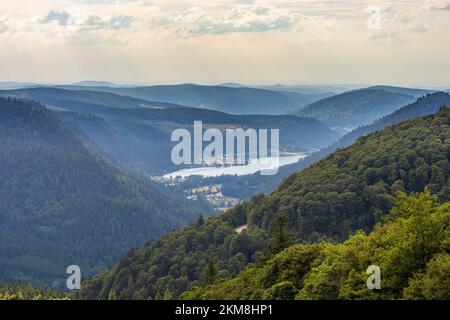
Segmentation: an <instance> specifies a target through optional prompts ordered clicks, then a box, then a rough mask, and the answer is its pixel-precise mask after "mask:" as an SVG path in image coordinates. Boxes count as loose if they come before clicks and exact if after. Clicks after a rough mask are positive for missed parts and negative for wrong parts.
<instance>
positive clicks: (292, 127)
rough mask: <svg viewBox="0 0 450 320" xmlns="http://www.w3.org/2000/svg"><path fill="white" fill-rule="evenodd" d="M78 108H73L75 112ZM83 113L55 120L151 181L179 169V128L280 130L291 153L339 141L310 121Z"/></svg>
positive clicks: (192, 112) (206, 113)
mask: <svg viewBox="0 0 450 320" xmlns="http://www.w3.org/2000/svg"><path fill="white" fill-rule="evenodd" d="M80 107H81V105H80V104H77V106H76V109H77V110H79V109H80ZM83 109H84V110H83V113H79V112H78V113H76V112H57V116H58V117H59V118H61V119H62V120H63V121H65V122H67V123H68V124H70V125H71V127H73V128H74V129H75V130H77V131H78V132H80V133H81V134H82V135H83V136H85V137H86V138H87V139H88V140H89V141H92V142H93V145H94V146H96V147H97V148H99V149H100V150H102V151H104V152H106V153H107V154H108V155H109V156H110V157H112V158H113V159H115V160H117V161H118V162H119V163H121V164H123V165H124V166H125V167H127V168H130V169H133V171H136V170H138V171H140V172H143V173H146V174H151V175H155V174H158V175H160V174H162V173H164V172H167V171H172V170H177V169H180V167H179V166H175V165H174V164H173V163H172V161H171V159H170V156H171V149H172V147H173V146H174V145H175V144H176V142H172V141H171V139H170V136H171V134H172V131H173V130H175V129H177V128H186V129H188V130H190V131H192V130H193V123H194V121H202V122H203V125H204V128H218V129H220V130H224V128H228V127H236V126H239V127H242V128H254V129H265V128H269V129H275V128H276V129H280V147H281V148H282V149H284V150H291V151H311V150H314V149H320V148H323V147H325V146H328V145H330V144H331V143H333V142H335V141H337V140H338V139H339V137H340V135H339V134H337V133H336V132H334V131H332V130H330V129H329V128H328V127H327V126H325V125H324V124H322V123H321V122H319V121H317V120H315V119H313V118H300V117H296V116H290V115H286V116H259V115H248V116H244V115H242V116H236V115H229V114H225V113H221V112H217V111H212V110H204V109H185V108H171V109H127V110H124V109H112V108H105V107H101V106H93V105H84V106H83ZM92 114H94V115H95V116H93V115H92Z"/></svg>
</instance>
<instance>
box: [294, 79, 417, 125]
mask: <svg viewBox="0 0 450 320" xmlns="http://www.w3.org/2000/svg"><path fill="white" fill-rule="evenodd" d="M418 92H421V93H422V94H424V93H425V91H418ZM418 92H403V91H392V90H389V88H386V87H371V88H364V89H359V90H353V91H348V92H344V93H341V94H338V95H335V96H332V97H328V98H325V99H322V100H319V101H317V102H314V103H312V104H310V105H308V106H306V107H304V108H301V109H299V110H298V111H296V112H295V114H296V115H298V116H301V117H313V118H316V119H318V120H320V121H323V122H324V123H326V124H327V125H329V126H331V127H332V128H334V127H337V128H339V129H341V130H343V131H346V130H348V129H353V128H356V127H358V126H361V125H368V124H370V123H372V122H373V121H375V120H376V119H378V118H381V117H382V116H385V115H387V114H389V113H391V112H393V111H395V110H397V109H399V108H401V107H402V106H405V105H407V104H409V103H412V102H413V101H414V100H416V95H415V94H418Z"/></svg>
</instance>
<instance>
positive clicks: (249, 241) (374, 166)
mask: <svg viewBox="0 0 450 320" xmlns="http://www.w3.org/2000/svg"><path fill="white" fill-rule="evenodd" d="M449 126H450V109H448V108H442V109H441V110H440V111H439V112H438V113H436V114H433V115H428V116H425V117H419V118H415V119H412V120H409V121H406V122H402V123H400V124H397V125H394V126H391V127H388V128H385V129H383V130H382V131H378V132H375V133H372V134H369V135H368V136H365V137H362V138H360V139H358V141H357V142H356V143H354V144H353V145H351V146H350V147H348V148H345V149H340V150H338V151H336V152H334V153H333V154H331V155H329V156H328V157H327V158H325V159H323V160H321V161H319V162H317V163H315V164H313V165H312V166H310V167H308V168H307V169H305V170H303V171H302V172H299V173H296V174H293V175H291V176H290V177H288V178H287V179H286V180H284V182H283V183H281V184H280V186H279V187H278V188H277V189H276V190H275V191H274V192H273V193H271V194H270V195H268V196H262V195H258V196H255V197H253V198H252V199H251V200H249V201H248V202H245V203H243V204H240V205H238V206H236V208H234V209H232V210H229V211H227V212H225V213H224V214H221V215H219V216H215V217H212V218H209V219H206V220H204V219H199V220H198V221H197V222H196V223H191V224H190V225H189V226H187V227H185V228H181V229H178V230H175V231H174V232H172V233H170V234H168V235H165V236H163V237H162V238H161V239H159V240H155V241H151V242H149V243H148V244H147V245H146V246H145V247H143V248H141V249H137V250H132V251H129V252H128V254H126V255H125V256H124V257H123V258H122V259H121V261H120V263H118V264H117V265H116V266H115V267H114V268H112V269H110V270H108V271H106V272H104V273H103V274H100V275H98V276H96V277H94V278H92V279H90V280H88V281H86V282H85V283H84V284H83V286H82V290H81V297H83V298H87V299H111V298H115V299H130V298H144V299H145V298H159V297H162V296H164V295H166V296H171V297H172V298H174V297H178V296H179V295H180V294H181V293H182V292H184V291H186V290H190V289H192V288H195V287H198V286H199V287H201V286H207V285H208V284H212V283H215V281H216V280H218V279H229V278H232V277H233V276H234V275H236V274H238V273H239V272H240V271H241V270H243V269H244V268H245V267H246V266H248V265H249V264H252V263H255V267H256V268H258V266H261V265H262V263H263V262H266V263H267V262H269V261H270V260H271V259H270V258H271V257H273V255H274V254H276V253H278V252H280V251H282V250H283V249H284V248H287V247H290V246H292V245H293V244H294V243H296V242H306V243H310V242H313V243H315V242H318V243H319V244H317V245H315V246H313V247H310V248H309V249H308V248H304V249H305V250H307V252H303V253H305V255H301V256H300V257H299V259H297V260H291V259H290V260H286V262H287V264H286V265H283V264H279V265H278V264H277V265H273V264H271V265H269V266H267V267H268V268H271V269H266V271H267V275H266V277H265V278H264V279H263V280H264V283H266V284H267V283H272V284H273V281H274V279H272V278H271V277H272V276H276V275H280V274H284V275H285V276H287V277H289V279H297V281H299V282H301V280H302V279H303V278H301V277H300V278H298V276H299V275H300V273H299V272H300V270H304V271H302V272H305V273H306V271H307V270H309V268H311V266H309V264H310V263H311V264H313V263H316V262H318V264H314V265H313V266H318V265H319V262H320V263H322V261H323V260H321V257H320V256H317V255H318V254H319V253H320V252H321V250H318V249H320V246H324V245H326V246H331V244H330V245H327V244H324V243H321V244H320V242H323V241H329V242H331V240H335V241H339V240H343V239H347V237H348V236H349V235H351V234H353V233H354V232H356V231H357V230H364V231H367V232H370V231H371V230H372V228H373V227H374V225H375V223H376V222H380V221H384V220H385V217H386V215H387V214H388V213H389V212H390V210H391V209H392V207H393V205H394V204H393V202H392V201H391V200H392V198H391V196H394V195H396V194H398V192H403V193H406V194H417V193H419V192H422V191H424V190H426V189H428V190H429V192H430V193H431V194H432V195H434V196H435V197H436V198H435V199H436V200H437V202H438V203H445V202H448V201H450V184H449V177H450V171H449V170H450V169H449V168H450V164H449V157H448V152H449V143H450V127H449ZM427 193H428V192H425V194H424V195H416V196H415V197H411V198H410V199H406V198H405V196H401V199H403V200H402V201H403V202H398V204H399V206H398V210H397V211H395V210H394V211H393V216H391V217H390V218H393V217H395V218H397V220H398V221H399V224H400V225H404V226H405V228H394V231H395V232H392V233H391V232H389V229H383V228H378V229H377V230H378V231H376V232H375V234H374V235H373V236H372V239H373V241H371V242H361V241H360V240H361V237H363V235H362V233H359V235H357V236H356V237H355V238H352V239H353V240H352V241H350V242H346V243H345V244H343V245H338V246H336V247H333V250H331V251H330V252H329V254H330V255H329V256H328V257H329V258H328V259H327V260H326V261H334V258H336V257H339V256H341V251H338V250H340V249H344V248H346V247H350V248H352V249H351V250H347V251H344V252H342V260H341V261H342V263H343V266H342V267H343V268H345V269H343V272H344V270H349V269H351V268H352V267H354V268H358V266H359V267H361V264H360V263H358V261H360V260H358V257H360V256H361V254H364V255H366V254H367V256H368V258H367V259H368V260H367V259H365V260H364V261H365V262H364V266H363V267H361V268H362V271H365V269H366V268H367V265H370V264H371V263H372V262H373V261H372V260H370V259H371V258H376V259H377V260H376V261H377V262H378V261H379V262H380V263H383V265H385V263H386V262H387V261H389V262H390V263H391V264H390V266H391V268H392V269H390V270H396V272H393V274H395V276H397V275H398V273H397V272H401V274H404V273H405V272H406V271H407V275H405V277H400V279H399V281H400V285H398V284H397V283H391V282H387V283H386V285H391V286H393V287H395V288H397V291H396V293H395V294H403V292H402V291H399V290H398V288H399V287H400V288H403V286H406V285H408V282H407V281H406V280H407V279H408V278H409V277H412V276H413V274H414V273H415V272H416V271H419V270H422V269H424V268H425V267H426V265H425V264H426V263H427V262H428V261H429V260H430V258H431V254H434V253H439V252H444V253H445V249H444V248H443V247H442V246H445V243H446V242H448V234H447V233H446V231H444V229H443V228H445V226H446V225H447V226H448V205H445V206H444V207H439V210H440V211H441V214H442V215H441V216H440V217H441V218H442V220H435V219H434V218H432V216H431V214H432V213H433V212H434V208H433V205H432V202H433V200H432V198H431V196H430V195H429V194H427ZM433 221H434V222H433ZM438 221H439V223H438ZM435 223H437V224H435ZM434 225H438V226H439V227H436V228H435V227H432V226H434ZM243 226H244V227H245V228H246V230H245V231H243V232H237V230H240V229H237V228H238V227H243ZM387 232H389V234H390V235H392V236H391V237H387V236H386V234H387ZM425 234H426V236H425ZM435 236H439V241H434V240H431V239H435V238H434V237H435ZM429 239H430V241H429ZM380 240H383V241H380ZM415 240H417V241H416V242H411V241H415ZM377 241H379V242H378V243H377ZM361 243H363V244H364V245H361V246H359V245H358V244H361ZM376 243H377V244H376ZM352 244H353V245H352ZM375 244H376V245H375ZM374 245H375V246H374ZM374 247H376V248H379V250H375V248H374ZM297 248H298V247H297ZM330 248H331V247H330ZM368 248H374V250H375V251H370V252H369V253H368V252H367V250H368ZM388 248H392V251H390V249H388ZM401 248H403V249H401ZM288 250H289V249H288ZM293 250H297V249H293ZM298 250H301V248H300V249H298ZM385 250H388V251H389V252H388V253H386V251H385ZM399 253H401V255H398V254H399ZM316 258H317V259H316ZM369 258H370V259H369ZM405 259H407V260H405ZM355 260H356V261H355ZM308 261H310V262H308ZM352 261H355V262H354V263H352ZM445 261H448V259H447V260H445ZM400 263H401V264H402V266H404V267H406V268H411V269H412V270H409V269H407V270H406V271H405V269H404V268H402V269H401V271H398V270H397V269H396V266H398V265H399V264H400ZM250 266H251V265H250ZM293 266H296V267H298V269H297V268H296V267H293ZM333 266H334V264H333ZM443 269H446V268H445V267H444V268H443ZM447 269H448V268H447ZM334 270H342V269H335V268H334V267H332V266H329V265H327V264H326V263H325V265H324V266H323V267H322V268H321V269H319V270H316V273H315V274H313V275H312V276H316V278H317V277H320V279H322V275H324V274H325V275H328V276H327V277H325V279H323V281H324V282H320V285H318V287H317V288H316V290H317V291H315V292H316V293H317V294H320V293H323V292H325V291H324V290H321V289H327V288H328V283H329V281H331V280H330V279H332V280H333V281H334V279H335V278H334V277H333V274H334ZM383 270H384V269H383ZM253 271H254V272H256V271H258V270H255V268H254V269H253ZM259 271H261V270H259ZM290 272H292V273H290ZM258 274H259V272H258ZM338 274H339V277H340V276H341V275H342V273H341V272H338ZM444 274H445V273H444ZM247 276H249V277H252V275H251V274H250V275H249V274H247ZM254 276H256V273H255V274H254ZM291 276H292V277H291ZM387 276H388V277H391V278H394V277H395V276H394V275H391V274H389V275H387ZM441 278H443V277H441ZM161 279H164V281H161ZM247 279H248V278H246V280H245V282H241V283H235V282H232V283H229V285H230V286H229V287H221V288H220V290H218V291H216V292H228V293H230V292H231V291H230V290H229V289H233V290H234V288H235V285H237V287H238V289H239V288H241V289H243V290H244V291H245V287H247V285H250V284H248V283H247V282H246V281H247ZM252 279H255V281H256V278H255V277H254V278H252ZM314 279H315V278H313V279H310V280H311V282H310V285H311V286H313V285H314V283H315V282H314ZM405 279H406V280H405ZM353 280H354V281H348V282H346V283H345V285H346V286H350V285H352V284H354V283H356V281H357V280H358V279H353ZM358 281H359V280H358ZM363 281H364V282H362V285H364V284H365V281H366V279H365V278H364V280H363ZM333 283H334V282H333ZM239 285H241V286H239ZM339 288H342V286H339V285H335V286H334V287H332V288H330V292H331V293H330V296H331V297H333V298H334V295H333V293H336V292H339V290H338V289H339ZM344 288H347V287H344ZM291 289H292V291H294V292H295V293H296V291H297V290H296V289H293V288H292V287H291ZM298 289H300V288H298ZM333 289H334V290H333ZM280 290H282V289H280ZM288 290H289V289H288ZM327 290H328V289H327ZM288 292H289V291H288ZM326 292H328V291H326ZM343 292H344V291H343ZM345 292H347V293H348V292H349V291H345ZM258 293H261V292H252V293H251V294H252V295H257V294H258ZM295 293H294V294H295ZM382 293H383V294H385V295H386V297H389V296H390V297H393V296H394V297H397V296H396V295H395V294H394V293H393V292H392V291H390V290H387V291H383V292H382ZM211 295H214V293H211ZM221 297H222V296H221ZM232 297H235V296H232ZM219 298H220V297H219ZM222 298H223V297H222ZM239 298H245V296H240V297H239ZM325 298H326V297H325Z"/></svg>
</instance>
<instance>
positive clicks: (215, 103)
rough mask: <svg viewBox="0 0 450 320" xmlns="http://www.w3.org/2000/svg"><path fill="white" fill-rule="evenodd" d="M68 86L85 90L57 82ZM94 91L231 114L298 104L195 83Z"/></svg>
mask: <svg viewBox="0 0 450 320" xmlns="http://www.w3.org/2000/svg"><path fill="white" fill-rule="evenodd" d="M58 87H59V88H63V89H68V90H85V89H86V87H83V86H81V87H80V86H58ZM95 91H99V92H109V93H114V94H119V95H126V96H130V97H134V98H138V99H144V100H149V101H159V102H167V103H174V104H180V105H183V106H188V107H196V108H204V109H211V110H217V111H221V112H225V113H231V114H271V115H277V114H287V113H290V112H292V111H294V110H295V109H296V108H297V106H296V104H295V103H294V102H293V101H292V100H291V99H289V98H288V97H286V96H284V95H283V94H280V93H278V92H275V91H270V90H265V89H257V88H248V87H226V86H202V85H196V84H181V85H162V86H147V87H131V88H126V87H125V88H124V87H95Z"/></svg>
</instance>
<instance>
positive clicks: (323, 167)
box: [249, 109, 450, 241]
mask: <svg viewBox="0 0 450 320" xmlns="http://www.w3.org/2000/svg"><path fill="white" fill-rule="evenodd" d="M449 119H450V110H449V109H443V110H442V111H441V112H439V113H437V114H435V115H431V116H427V117H423V118H417V119H414V120H410V121H406V122H403V123H401V124H399V125H395V126H392V127H389V128H386V129H384V130H382V131H378V132H375V133H372V134H370V135H368V136H366V137H363V138H360V139H359V140H358V141H357V142H356V143H355V144H354V145H352V146H350V147H348V148H345V149H340V150H338V151H336V152H335V153H333V154H331V155H330V156H328V157H327V158H326V159H324V160H321V161H319V162H317V163H315V164H313V165H311V166H310V167H308V168H307V169H305V170H303V171H301V172H299V173H297V174H294V175H292V176H290V177H289V178H287V179H286V180H284V182H283V183H282V184H281V185H280V186H279V187H278V189H277V190H275V191H274V192H273V193H272V194H271V195H269V196H267V197H265V198H264V199H263V200H261V201H259V202H258V203H257V204H256V206H254V207H253V208H252V209H251V210H250V211H249V222H250V224H255V225H257V226H259V227H260V228H262V229H263V230H271V229H272V228H273V226H274V224H276V221H277V219H278V216H279V215H280V214H284V215H286V216H287V217H288V218H289V227H290V229H291V230H293V231H295V232H296V233H297V237H298V238H300V239H301V240H306V241H317V240H318V239H320V238H321V237H322V236H326V237H329V238H332V239H333V240H336V241H340V240H343V239H345V238H347V237H348V235H349V234H351V233H352V232H354V231H356V230H358V229H363V230H364V231H366V232H368V231H370V230H371V229H372V228H373V226H374V225H375V223H376V222H377V221H380V219H381V217H382V215H383V214H386V213H387V212H389V209H390V208H391V206H392V204H391V203H390V201H389V197H387V196H386V194H391V195H395V193H396V192H397V191H404V192H406V193H408V194H409V193H413V192H421V191H423V190H424V188H425V187H428V189H429V190H430V191H431V193H433V194H435V195H437V197H438V199H439V201H441V202H444V201H449V200H450V184H449V177H450V163H449V157H448V154H449V152H450V124H449V123H450V121H449Z"/></svg>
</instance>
